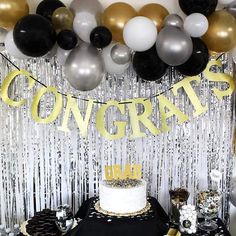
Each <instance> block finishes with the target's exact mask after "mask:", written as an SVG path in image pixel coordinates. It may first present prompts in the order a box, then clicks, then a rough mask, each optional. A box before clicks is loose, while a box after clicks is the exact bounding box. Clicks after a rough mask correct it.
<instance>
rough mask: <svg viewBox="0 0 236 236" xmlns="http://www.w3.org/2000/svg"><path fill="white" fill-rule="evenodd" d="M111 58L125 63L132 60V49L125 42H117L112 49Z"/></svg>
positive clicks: (120, 63)
mask: <svg viewBox="0 0 236 236" xmlns="http://www.w3.org/2000/svg"><path fill="white" fill-rule="evenodd" d="M111 58H112V60H113V61H114V62H115V63H117V64H119V65H124V64H126V63H128V62H129V61H130V60H131V51H130V49H129V48H128V47H127V46H125V45H123V44H116V45H115V46H114V47H113V48H112V49H111Z"/></svg>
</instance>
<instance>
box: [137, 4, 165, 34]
mask: <svg viewBox="0 0 236 236" xmlns="http://www.w3.org/2000/svg"><path fill="white" fill-rule="evenodd" d="M169 14H170V13H169V12H168V11H167V9H166V8H165V7H163V6H162V5H160V4H156V3H151V4H147V5H145V6H144V7H143V8H141V10H140V11H139V15H140V16H145V17H147V18H149V19H151V20H152V21H153V22H154V24H155V25H156V27H157V30H158V31H160V30H161V28H162V26H163V22H164V19H165V18H166V17H167V16H168V15H169Z"/></svg>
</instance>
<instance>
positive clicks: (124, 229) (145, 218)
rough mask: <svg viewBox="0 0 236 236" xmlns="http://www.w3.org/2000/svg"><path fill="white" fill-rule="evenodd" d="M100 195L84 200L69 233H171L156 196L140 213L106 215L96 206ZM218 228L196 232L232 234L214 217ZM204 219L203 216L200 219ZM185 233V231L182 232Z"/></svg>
mask: <svg viewBox="0 0 236 236" xmlns="http://www.w3.org/2000/svg"><path fill="white" fill-rule="evenodd" d="M97 201H98V199H97V198H91V199H89V200H87V201H85V202H84V203H83V205H82V206H81V207H80V209H79V211H78V212H77V214H76V215H75V217H76V218H80V219H82V221H81V222H80V223H79V224H78V226H77V227H75V228H74V229H73V230H72V231H71V232H70V233H69V234H68V236H76V235H80V236H95V235H96V236H100V235H101V236H110V235H113V236H124V235H129V236H143V235H146V236H162V235H165V234H167V233H168V230H169V228H170V227H174V226H172V225H170V224H169V217H168V215H167V214H166V212H165V211H164V209H163V208H162V207H161V205H160V204H159V203H158V201H157V200H156V199H155V198H149V199H148V201H149V203H150V204H151V209H150V210H149V211H148V212H146V213H144V214H142V215H138V216H132V217H114V216H111V217H110V216H105V215H103V214H102V213H100V212H98V211H96V210H95V204H96V202H97ZM214 220H215V222H216V223H217V224H218V226H219V227H218V229H217V230H215V231H212V232H203V231H201V230H198V232H197V233H196V234H195V235H196V236H203V235H205V236H207V235H210V236H220V235H221V236H223V235H224V236H230V233H229V231H228V230H227V228H226V226H225V225H224V223H223V222H222V220H221V219H214ZM199 221H202V219H199ZM181 235H182V236H184V234H181Z"/></svg>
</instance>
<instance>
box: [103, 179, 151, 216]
mask: <svg viewBox="0 0 236 236" xmlns="http://www.w3.org/2000/svg"><path fill="white" fill-rule="evenodd" d="M99 198H100V207H101V209H102V210H105V211H107V212H111V213H117V214H129V213H135V212H139V211H142V210H143V209H144V208H145V207H146V205H147V184H146V181H144V180H133V179H126V180H111V181H105V180H104V181H101V182H100V194H99Z"/></svg>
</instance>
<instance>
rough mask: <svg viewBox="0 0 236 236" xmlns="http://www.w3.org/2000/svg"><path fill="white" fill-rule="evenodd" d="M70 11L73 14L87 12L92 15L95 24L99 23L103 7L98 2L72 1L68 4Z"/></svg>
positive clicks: (87, 0) (96, 0)
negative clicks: (94, 18)
mask: <svg viewBox="0 0 236 236" xmlns="http://www.w3.org/2000/svg"><path fill="white" fill-rule="evenodd" d="M70 9H71V10H72V12H74V14H75V15H76V13H79V12H88V13H90V14H92V15H94V16H95V17H96V19H97V23H98V24H99V23H100V20H101V14H102V12H103V7H102V5H101V3H100V2H99V1H98V0H73V1H72V3H71V4H70Z"/></svg>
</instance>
